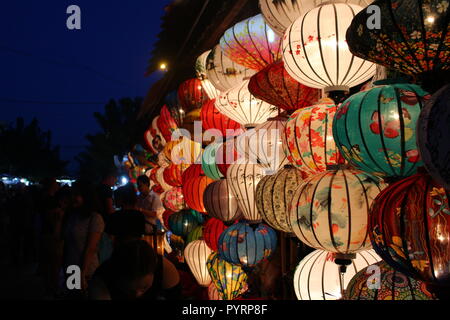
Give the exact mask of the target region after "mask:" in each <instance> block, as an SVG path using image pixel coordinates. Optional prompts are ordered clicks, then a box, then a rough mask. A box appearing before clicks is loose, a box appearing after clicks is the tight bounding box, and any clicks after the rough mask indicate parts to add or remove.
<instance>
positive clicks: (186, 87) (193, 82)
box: [178, 79, 209, 113]
mask: <svg viewBox="0 0 450 320" xmlns="http://www.w3.org/2000/svg"><path fill="white" fill-rule="evenodd" d="M208 100H209V97H208V95H207V94H206V92H205V90H203V87H202V83H201V81H200V80H198V79H189V80H186V81H184V82H183V83H182V84H181V85H180V86H179V87H178V101H179V102H180V104H181V107H182V108H183V109H184V113H188V112H189V111H191V110H194V109H198V108H201V107H202V105H203V104H204V103H205V102H206V101H208Z"/></svg>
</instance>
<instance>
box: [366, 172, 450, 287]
mask: <svg viewBox="0 0 450 320" xmlns="http://www.w3.org/2000/svg"><path fill="white" fill-rule="evenodd" d="M448 197H449V193H448V191H446V190H445V189H444V188H443V187H442V186H441V185H439V184H438V183H436V182H435V181H433V180H432V178H431V177H430V176H429V175H428V174H426V173H418V174H415V175H413V176H411V177H408V178H406V179H404V180H400V181H398V182H396V183H394V184H392V185H391V186H389V188H387V189H385V190H384V191H383V192H382V193H380V195H379V196H378V197H377V199H376V200H375V203H374V205H373V207H372V209H371V215H370V221H369V228H370V230H372V233H371V234H370V239H371V240H372V245H373V247H374V249H375V250H376V251H377V253H378V254H379V255H380V256H381V257H382V258H383V260H385V261H386V262H387V263H389V264H390V265H391V266H392V267H393V268H394V269H396V270H398V271H400V272H402V273H404V274H405V275H407V276H410V277H413V278H415V279H417V280H422V281H424V282H426V283H428V284H430V285H431V286H433V287H435V288H433V290H432V291H433V293H436V295H438V296H439V295H440V294H442V293H443V292H444V291H447V292H449V290H450V269H449V264H450V208H449V203H448ZM430 290H431V288H430Z"/></svg>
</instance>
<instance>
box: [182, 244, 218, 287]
mask: <svg viewBox="0 0 450 320" xmlns="http://www.w3.org/2000/svg"><path fill="white" fill-rule="evenodd" d="M211 253H212V250H211V249H210V248H208V246H207V245H206V243H205V241H203V240H196V241H193V242H191V243H189V244H188V245H187V246H186V249H184V257H185V259H186V263H187V264H188V266H189V269H190V270H191V272H192V274H193V275H194V277H195V279H196V280H197V283H198V284H199V285H200V286H202V287H208V286H209V285H210V283H211V277H210V275H209V272H208V267H207V266H206V262H207V261H208V258H209V256H210V255H211Z"/></svg>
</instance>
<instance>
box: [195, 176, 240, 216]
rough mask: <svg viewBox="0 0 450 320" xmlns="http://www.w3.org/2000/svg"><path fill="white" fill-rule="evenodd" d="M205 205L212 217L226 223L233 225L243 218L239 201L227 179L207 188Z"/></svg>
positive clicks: (204, 195)
mask: <svg viewBox="0 0 450 320" xmlns="http://www.w3.org/2000/svg"><path fill="white" fill-rule="evenodd" d="M203 203H204V204H205V209H206V212H208V215H209V216H210V217H213V218H217V219H219V220H221V221H223V222H225V223H231V222H233V221H235V220H238V219H240V218H241V216H242V212H241V210H240V209H239V206H238V203H237V200H236V198H235V197H234V195H233V193H232V192H231V188H230V186H229V184H228V181H227V180H226V179H220V180H219V181H215V182H213V183H211V184H209V185H208V186H207V187H206V190H205V193H204V194H203Z"/></svg>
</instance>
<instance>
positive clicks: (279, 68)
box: [248, 61, 320, 111]
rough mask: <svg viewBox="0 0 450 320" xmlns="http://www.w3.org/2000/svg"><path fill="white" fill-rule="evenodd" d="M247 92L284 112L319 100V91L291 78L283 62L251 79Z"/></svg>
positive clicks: (274, 64) (265, 69) (269, 67)
mask: <svg viewBox="0 0 450 320" xmlns="http://www.w3.org/2000/svg"><path fill="white" fill-rule="evenodd" d="M248 90H249V91H250V92H251V94H253V95H254V96H255V97H256V98H257V99H261V100H263V101H265V102H267V103H270V104H272V105H274V106H277V107H278V108H281V109H283V110H286V111H292V110H297V109H301V108H304V107H309V106H311V105H313V104H315V103H317V101H318V100H319V98H320V90H318V89H313V88H309V87H307V86H305V85H303V84H301V83H300V82H298V81H297V80H295V79H294V78H292V77H291V76H290V75H289V73H288V72H287V71H286V69H285V68H284V62H283V61H277V62H275V63H273V64H270V65H268V66H267V67H265V68H264V69H263V70H261V71H260V72H258V73H257V74H255V75H254V76H253V77H251V79H250V82H249V84H248Z"/></svg>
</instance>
